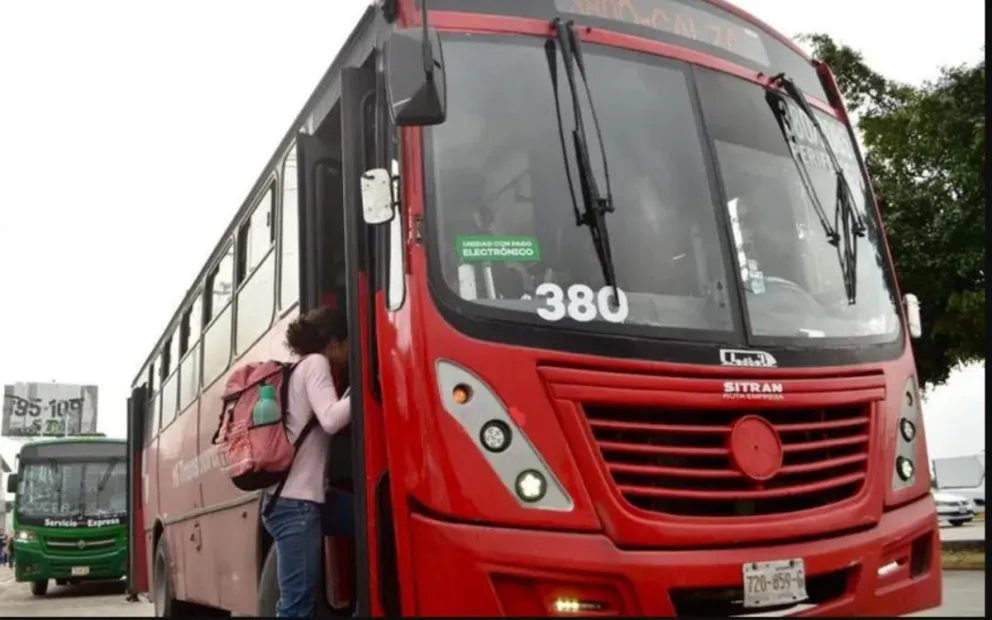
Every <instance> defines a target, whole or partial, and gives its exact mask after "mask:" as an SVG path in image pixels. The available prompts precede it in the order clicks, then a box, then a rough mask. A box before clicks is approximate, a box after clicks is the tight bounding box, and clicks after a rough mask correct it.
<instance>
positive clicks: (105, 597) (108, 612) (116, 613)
mask: <svg viewBox="0 0 992 620" xmlns="http://www.w3.org/2000/svg"><path fill="white" fill-rule="evenodd" d="M12 577H13V575H11V574H10V571H9V570H7V568H6V567H3V568H0V618H2V617H14V616H77V617H80V616H93V617H96V616H102V617H104V618H111V617H120V616H132V617H133V616H152V615H153V614H154V610H153V609H152V605H151V603H147V602H145V601H142V602H140V603H129V602H127V601H126V600H125V598H124V586H123V583H99V584H89V585H83V586H65V587H52V588H51V589H49V591H48V594H47V595H46V596H44V597H41V598H39V597H35V596H33V595H32V594H31V589H30V588H29V587H28V585H27V584H24V583H13V581H12ZM914 616H916V617H945V618H962V617H978V618H981V617H984V616H985V571H945V572H944V604H943V605H942V606H940V607H938V608H936V609H931V610H928V611H925V612H922V613H918V614H914Z"/></svg>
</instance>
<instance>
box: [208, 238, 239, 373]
mask: <svg viewBox="0 0 992 620" xmlns="http://www.w3.org/2000/svg"><path fill="white" fill-rule="evenodd" d="M204 289H205V291H204V295H205V296H209V316H210V318H209V319H205V320H209V321H211V323H210V325H209V326H208V327H207V328H206V330H205V331H204V332H203V384H204V385H209V384H210V383H212V382H213V381H214V379H216V378H217V377H219V376H220V375H221V373H223V372H224V371H225V370H227V365H228V364H229V363H230V361H231V328H232V325H231V323H232V321H231V295H232V293H233V291H234V245H233V244H228V246H227V249H226V251H225V252H224V254H223V255H222V257H221V259H220V262H219V263H218V264H217V266H216V267H215V268H214V270H213V271H212V272H211V273H210V275H209V276H208V277H207V282H206V286H205V287H204ZM207 303H208V302H207V300H206V299H205V301H204V305H207ZM206 312H207V310H206V309H204V313H206Z"/></svg>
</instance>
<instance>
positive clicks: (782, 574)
mask: <svg viewBox="0 0 992 620" xmlns="http://www.w3.org/2000/svg"><path fill="white" fill-rule="evenodd" d="M741 572H742V573H743V576H744V607H745V608H748V609H754V608H760V607H771V606H773V605H789V604H792V603H798V602H800V601H805V600H806V599H807V598H809V596H808V595H807V594H806V565H805V563H804V562H803V561H802V560H801V559H795V560H776V561H774V562H751V563H749V564H744V565H743V566H742V567H741Z"/></svg>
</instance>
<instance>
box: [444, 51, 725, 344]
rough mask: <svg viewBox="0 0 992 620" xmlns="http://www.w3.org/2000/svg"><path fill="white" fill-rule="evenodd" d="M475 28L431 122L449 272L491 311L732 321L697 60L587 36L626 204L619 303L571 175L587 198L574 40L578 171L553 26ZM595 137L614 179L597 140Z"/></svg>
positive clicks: (592, 78) (592, 318) (618, 235)
mask: <svg viewBox="0 0 992 620" xmlns="http://www.w3.org/2000/svg"><path fill="white" fill-rule="evenodd" d="M467 39H469V38H468V37H452V38H450V40H448V41H446V43H445V45H446V47H445V57H446V58H448V59H450V61H449V62H447V74H448V78H447V79H448V102H449V108H448V109H449V112H448V118H447V120H446V121H445V123H444V124H443V125H440V126H438V127H435V128H433V129H431V130H430V135H431V141H430V146H429V147H428V148H429V150H430V151H431V153H430V159H431V161H432V167H433V179H432V180H433V183H434V185H435V191H434V196H435V200H436V203H435V209H436V214H437V217H436V220H435V221H436V226H437V228H438V231H437V232H438V234H437V248H436V255H437V258H438V259H439V261H440V272H441V276H442V277H443V279H444V281H445V282H446V283H447V286H448V287H449V288H450V289H451V290H452V291H453V292H455V293H456V294H457V295H458V296H459V297H460V298H461V299H463V300H466V301H470V302H472V303H474V304H477V305H478V306H485V307H487V308H485V309H484V310H483V312H487V311H488V312H498V313H499V314H505V313H506V312H514V313H516V314H518V315H519V320H533V321H552V322H554V321H568V322H578V323H584V324H587V326H588V327H589V328H590V329H606V330H612V329H617V328H624V327H627V328H629V327H634V328H638V327H640V328H641V329H645V328H651V329H657V328H674V329H678V330H696V331H699V332H716V333H722V332H727V331H730V330H732V329H733V328H734V322H733V315H732V312H731V310H730V304H729V303H728V291H727V288H728V286H727V278H728V276H727V274H728V268H727V265H729V262H728V257H727V256H726V254H725V248H726V244H724V243H721V241H720V235H721V233H720V232H719V227H718V224H717V218H716V210H715V208H714V207H713V205H714V203H715V201H714V194H713V189H712V187H713V186H712V183H711V181H710V179H709V178H708V177H707V172H706V171H707V166H706V165H705V163H704V155H703V146H702V145H703V137H702V136H703V134H702V129H701V125H700V124H699V122H698V117H697V115H696V114H695V112H694V109H693V103H692V95H691V90H690V81H689V74H688V68H687V66H685V65H682V64H679V63H675V62H671V61H666V60H665V59H661V58H656V57H651V56H647V55H638V54H632V53H629V52H622V51H618V50H612V49H607V48H602V47H598V46H592V45H587V46H585V50H584V51H585V62H586V66H587V70H588V76H589V82H590V84H591V86H592V88H593V96H594V97H595V99H594V101H595V103H596V111H597V114H598V116H599V120H600V124H601V126H602V129H603V132H602V133H603V140H604V146H605V151H606V157H607V161H608V164H609V171H610V176H611V179H610V183H611V186H612V191H613V200H614V204H615V206H616V210H615V212H613V213H610V214H608V216H607V219H608V221H607V225H608V227H609V234H610V238H611V245H612V250H613V263H614V266H615V268H616V276H617V283H618V285H619V288H620V290H621V294H620V295H619V297H620V300H619V302H620V303H615V301H616V300H613V298H612V295H613V293H612V289H611V288H609V287H606V286H605V285H606V283H605V281H604V277H603V274H602V269H601V267H600V265H599V263H598V261H597V258H596V252H595V249H594V247H593V243H592V240H591V237H590V233H589V229H588V228H587V227H585V226H577V225H576V219H575V215H574V213H573V203H572V199H571V197H570V196H569V189H568V188H569V176H570V177H571V179H572V182H573V183H574V184H575V186H576V187H575V189H576V196H577V199H578V200H579V204H580V205H581V198H580V197H579V195H578V192H579V188H578V178H579V177H578V173H577V171H576V169H575V161H574V157H572V156H571V153H572V152H573V151H572V149H571V145H572V139H571V135H570V132H571V130H572V127H573V126H574V120H573V119H574V115H573V111H572V104H571V98H570V95H569V94H568V86H567V84H566V82H565V79H564V77H563V76H564V69H563V68H562V67H561V55H560V54H557V55H556V59H557V65H558V66H557V72H558V75H559V76H561V78H560V79H559V93H560V97H561V111H562V120H563V124H564V127H565V132H566V141H567V144H568V145H569V146H568V150H569V153H570V156H569V162H570V170H568V171H567V172H566V166H565V163H564V162H565V159H564V157H563V152H562V145H561V139H560V137H559V131H558V121H557V116H556V108H555V102H554V91H553V89H552V86H551V79H550V70H549V64H548V60H547V56H546V49H545V47H544V45H543V43H544V42H543V41H541V40H533V39H523V38H519V39H517V38H515V39H506V40H498V39H486V40H467ZM584 105H587V104H584ZM586 118H587V125H589V122H588V118H589V117H588V113H587V116H586ZM590 140H593V139H592V138H590ZM590 151H592V153H591V155H592V159H593V167H594V169H595V172H596V174H597V175H598V177H599V178H600V179H602V178H603V177H602V174H603V168H602V161H601V158H600V157H599V148H598V145H597V144H595V141H594V140H593V143H592V144H590ZM601 185H602V182H601ZM580 208H581V207H580ZM611 301H614V303H610V302H611ZM476 310H478V308H476Z"/></svg>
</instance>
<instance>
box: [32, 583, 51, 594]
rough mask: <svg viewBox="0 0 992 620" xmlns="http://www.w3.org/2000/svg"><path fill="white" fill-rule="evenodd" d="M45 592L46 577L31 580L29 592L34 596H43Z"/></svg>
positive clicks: (46, 586) (46, 590)
mask: <svg viewBox="0 0 992 620" xmlns="http://www.w3.org/2000/svg"><path fill="white" fill-rule="evenodd" d="M47 593H48V580H47V579H42V580H40V581H32V582H31V594H34V595H35V596H45V594H47Z"/></svg>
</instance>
